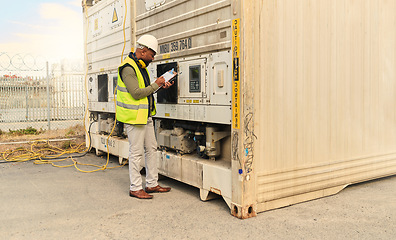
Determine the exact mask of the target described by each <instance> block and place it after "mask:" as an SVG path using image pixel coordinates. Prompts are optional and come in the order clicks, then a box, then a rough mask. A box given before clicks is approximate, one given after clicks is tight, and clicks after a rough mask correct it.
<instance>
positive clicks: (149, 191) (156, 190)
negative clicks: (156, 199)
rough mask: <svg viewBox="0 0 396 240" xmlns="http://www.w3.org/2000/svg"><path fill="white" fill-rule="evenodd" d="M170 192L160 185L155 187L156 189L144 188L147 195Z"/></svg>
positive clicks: (167, 188) (168, 188)
mask: <svg viewBox="0 0 396 240" xmlns="http://www.w3.org/2000/svg"><path fill="white" fill-rule="evenodd" d="M170 190H171V188H170V187H161V186H160V185H157V186H156V187H146V192H148V193H154V192H159V193H162V192H169V191H170Z"/></svg>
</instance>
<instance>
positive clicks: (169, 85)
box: [162, 81, 175, 89]
mask: <svg viewBox="0 0 396 240" xmlns="http://www.w3.org/2000/svg"><path fill="white" fill-rule="evenodd" d="M174 83H175V82H174V81H172V82H171V83H170V82H166V83H165V85H164V86H163V87H162V88H165V89H167V88H170V87H172V85H173V84H174Z"/></svg>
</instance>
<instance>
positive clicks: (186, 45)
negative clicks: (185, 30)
mask: <svg viewBox="0 0 396 240" xmlns="http://www.w3.org/2000/svg"><path fill="white" fill-rule="evenodd" d="M191 47H192V41H191V38H186V39H181V40H178V41H174V42H170V43H164V44H161V45H160V46H159V49H160V51H159V54H166V53H171V52H178V51H184V50H187V49H190V48H191Z"/></svg>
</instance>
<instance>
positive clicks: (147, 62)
mask: <svg viewBox="0 0 396 240" xmlns="http://www.w3.org/2000/svg"><path fill="white" fill-rule="evenodd" d="M142 60H143V59H142ZM143 62H144V63H145V64H146V66H148V65H149V64H150V63H151V61H147V60H143Z"/></svg>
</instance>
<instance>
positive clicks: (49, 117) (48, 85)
mask: <svg viewBox="0 0 396 240" xmlns="http://www.w3.org/2000/svg"><path fill="white" fill-rule="evenodd" d="M46 63H47V118H48V130H51V106H50V105H51V104H50V92H49V87H50V84H49V69H48V61H47V62H46Z"/></svg>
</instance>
